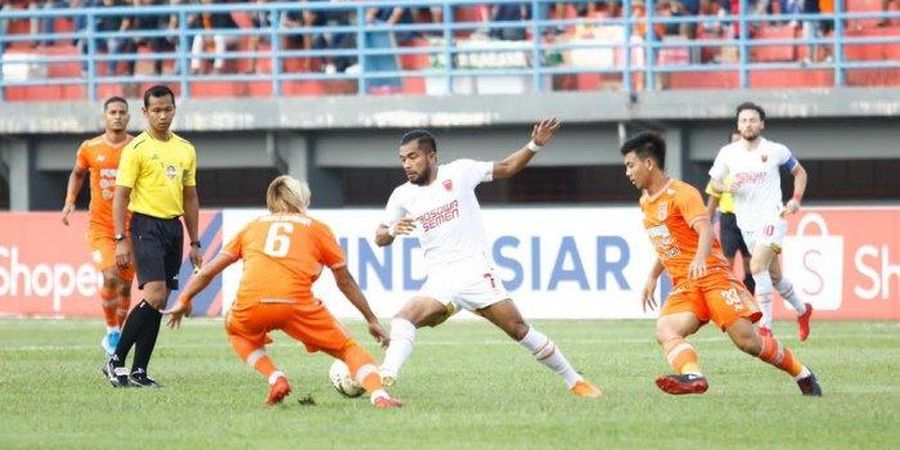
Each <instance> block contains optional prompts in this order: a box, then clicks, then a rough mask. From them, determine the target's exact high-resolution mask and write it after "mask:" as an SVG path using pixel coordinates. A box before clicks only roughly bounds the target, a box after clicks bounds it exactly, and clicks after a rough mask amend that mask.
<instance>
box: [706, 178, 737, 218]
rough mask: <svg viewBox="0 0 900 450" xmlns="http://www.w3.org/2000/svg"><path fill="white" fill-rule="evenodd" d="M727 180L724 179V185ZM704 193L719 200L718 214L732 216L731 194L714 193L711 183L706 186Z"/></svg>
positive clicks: (732, 201)
mask: <svg viewBox="0 0 900 450" xmlns="http://www.w3.org/2000/svg"><path fill="white" fill-rule="evenodd" d="M728 181H729V180H728V178H725V180H724V182H725V184H728ZM706 193H707V194H709V195H711V196H713V197H717V198H718V199H719V212H723V213H732V214H734V195H732V194H731V192H716V191H715V190H714V189H713V187H712V182H709V183H707V184H706Z"/></svg>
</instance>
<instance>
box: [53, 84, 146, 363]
mask: <svg viewBox="0 0 900 450" xmlns="http://www.w3.org/2000/svg"><path fill="white" fill-rule="evenodd" d="M128 120H129V115H128V102H126V101H125V99H123V98H121V97H110V98H109V99H107V100H106V101H105V102H104V103H103V122H104V125H105V127H106V132H104V133H103V134H101V135H100V136H97V137H95V138H93V139H88V140H86V141H84V142H83V143H82V144H81V147H79V148H78V155H77V157H76V159H75V167H74V168H73V169H72V173H71V174H70V175H69V184H68V185H67V187H66V201H65V205H64V206H63V209H62V215H63V217H62V222H63V223H64V224H65V225H67V226H68V225H69V215H71V214H72V212H73V211H75V199H76V198H77V197H78V193H79V192H80V191H81V186H82V185H83V184H84V179H85V177H86V176H87V175H88V173H90V175H91V203H90V226H89V228H88V233H87V237H88V241H89V242H90V246H91V257H92V258H93V260H94V263H95V264H96V265H97V269H99V270H100V271H101V272H103V286H102V287H101V288H100V299H101V305H102V306H103V315H104V317H105V319H106V335H105V336H103V339H102V340H101V341H100V346H101V347H103V350H105V351H106V353H107V354H108V355H112V354H113V353H114V352H115V351H116V344H117V343H118V342H119V336H121V331H120V327H121V326H122V323H123V322H125V316H126V315H127V314H128V308H129V306H130V304H131V280H132V279H133V278H134V271H133V270H132V269H129V268H126V269H120V268H119V267H117V266H116V258H115V252H116V243H115V240H114V239H113V235H114V234H115V230H114V229H113V219H112V199H113V192H114V191H115V189H116V173H117V171H118V167H119V156H120V155H121V154H122V148H123V147H125V145H126V144H128V143H129V142H131V139H132V136H131V135H129V134H128V133H126V132H125V129H126V128H127V127H128Z"/></svg>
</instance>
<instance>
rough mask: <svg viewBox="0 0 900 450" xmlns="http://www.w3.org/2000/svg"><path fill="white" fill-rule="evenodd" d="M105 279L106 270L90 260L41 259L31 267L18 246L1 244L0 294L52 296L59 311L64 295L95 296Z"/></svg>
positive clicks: (55, 307)
mask: <svg viewBox="0 0 900 450" xmlns="http://www.w3.org/2000/svg"><path fill="white" fill-rule="evenodd" d="M102 283H103V274H102V273H100V272H98V271H97V269H95V268H94V266H93V265H91V264H81V265H80V266H78V267H75V266H73V265H72V264H65V263H53V264H46V263H39V264H37V265H35V266H34V267H30V266H28V265H27V264H24V263H22V262H21V261H20V260H19V248H18V247H5V246H2V245H0V297H16V296H24V297H42V298H48V297H51V298H53V311H54V312H60V311H61V310H62V300H63V299H65V298H68V297H70V296H72V295H73V294H75V293H77V294H78V295H80V296H83V297H92V296H94V295H96V294H97V290H98V288H99V286H100V285H101V284H102Z"/></svg>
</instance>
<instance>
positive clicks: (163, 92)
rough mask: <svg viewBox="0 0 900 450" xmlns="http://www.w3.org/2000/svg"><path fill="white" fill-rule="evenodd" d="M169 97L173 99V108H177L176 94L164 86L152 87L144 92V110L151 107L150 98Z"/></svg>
mask: <svg viewBox="0 0 900 450" xmlns="http://www.w3.org/2000/svg"><path fill="white" fill-rule="evenodd" d="M167 95H168V96H169V97H171V98H172V106H175V93H174V92H172V90H171V89H169V87H168V86H163V85H161V84H157V85H156V86H152V87H151V88H150V89H147V90H146V91H144V108H147V107H149V106H150V97H155V98H160V97H165V96H167Z"/></svg>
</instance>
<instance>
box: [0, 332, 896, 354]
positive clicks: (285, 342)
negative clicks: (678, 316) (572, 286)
mask: <svg viewBox="0 0 900 450" xmlns="http://www.w3.org/2000/svg"><path fill="white" fill-rule="evenodd" d="M885 336H887V337H894V336H892V335H885ZM279 337H280V336H279ZM874 337H876V336H872V335H860V334H830V335H825V336H816V338H815V340H816V341H823V340H827V341H832V340H854V339H864V338H865V339H872V338H874ZM794 339H795V338H790V340H789V342H793V341H794ZM689 340H690V341H691V342H718V341H722V342H728V338H727V337H725V336H715V337H695V338H691V339H689ZM559 342H560V343H561V344H562V345H575V344H596V343H598V342H614V343H625V344H642V343H653V337H652V336H651V337H647V338H617V337H612V336H605V337H597V338H591V339H581V338H579V339H565V340H560V341H559ZM508 344H515V342H514V341H513V340H512V339H489V340H484V341H478V342H473V341H457V340H443V341H428V340H425V341H420V342H416V344H415V345H416V346H417V347H453V346H462V345H468V346H471V345H508ZM298 345H300V342H299V341H293V340H290V338H281V339H279V340H278V341H276V342H274V343H272V344H269V345H268V347H293V346H298ZM654 345H655V344H654ZM219 346H221V347H224V348H227V347H228V345H227V341H225V340H221V341H217V342H210V343H209V344H165V345H158V346H157V348H158V349H159V348H165V349H184V348H210V347H219ZM99 348H100V347H99V346H97V345H25V346H21V347H7V348H0V353H4V352H31V351H62V350H92V349H99ZM808 350H809V349H808Z"/></svg>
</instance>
